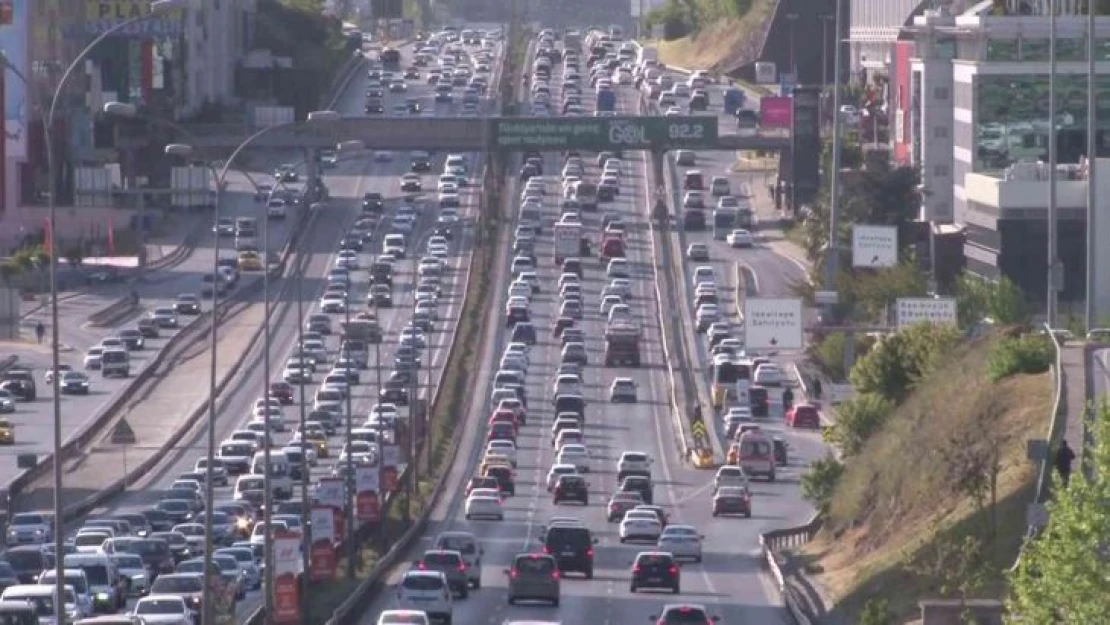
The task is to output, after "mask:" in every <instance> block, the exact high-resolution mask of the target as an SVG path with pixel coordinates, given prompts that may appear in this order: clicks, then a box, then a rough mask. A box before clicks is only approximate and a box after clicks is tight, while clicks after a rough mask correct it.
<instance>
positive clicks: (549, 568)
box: [516, 556, 555, 575]
mask: <svg viewBox="0 0 1110 625" xmlns="http://www.w3.org/2000/svg"><path fill="white" fill-rule="evenodd" d="M516 569H517V570H518V571H520V572H521V573H526V574H527V573H531V574H533V575H550V574H551V573H552V572H553V571H554V570H555V565H554V563H553V562H552V561H551V559H550V558H540V557H538V556H527V557H522V558H517V559H516Z"/></svg>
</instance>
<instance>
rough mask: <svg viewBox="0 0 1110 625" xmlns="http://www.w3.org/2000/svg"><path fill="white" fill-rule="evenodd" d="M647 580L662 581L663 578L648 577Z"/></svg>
mask: <svg viewBox="0 0 1110 625" xmlns="http://www.w3.org/2000/svg"><path fill="white" fill-rule="evenodd" d="M648 581H649V582H662V581H663V578H662V577H649V578H648Z"/></svg>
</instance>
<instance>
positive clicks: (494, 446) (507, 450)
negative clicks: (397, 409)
mask: <svg viewBox="0 0 1110 625" xmlns="http://www.w3.org/2000/svg"><path fill="white" fill-rule="evenodd" d="M490 454H496V455H498V456H505V457H506V458H508V459H509V461H510V462H511V463H512V465H513V466H514V467H515V466H516V465H517V455H516V443H514V442H512V441H509V440H496V441H490V442H489V443H487V444H486V455H487V456H488V455H490Z"/></svg>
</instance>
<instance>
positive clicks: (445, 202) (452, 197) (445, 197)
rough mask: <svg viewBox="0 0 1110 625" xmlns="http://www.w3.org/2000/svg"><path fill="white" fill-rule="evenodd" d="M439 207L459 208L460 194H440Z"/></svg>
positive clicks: (446, 192)
mask: <svg viewBox="0 0 1110 625" xmlns="http://www.w3.org/2000/svg"><path fill="white" fill-rule="evenodd" d="M439 205H440V206H442V207H457V206H458V205H459V194H458V193H456V192H449V191H443V192H441V193H440V194H439Z"/></svg>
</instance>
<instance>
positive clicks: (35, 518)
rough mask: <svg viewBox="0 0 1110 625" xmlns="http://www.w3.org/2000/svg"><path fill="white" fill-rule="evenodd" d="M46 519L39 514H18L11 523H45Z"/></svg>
mask: <svg viewBox="0 0 1110 625" xmlns="http://www.w3.org/2000/svg"><path fill="white" fill-rule="evenodd" d="M45 523H46V519H44V518H43V517H41V516H40V515H37V514H17V515H15V516H14V517H12V521H11V525H13V526H17V525H44V524H45Z"/></svg>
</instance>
